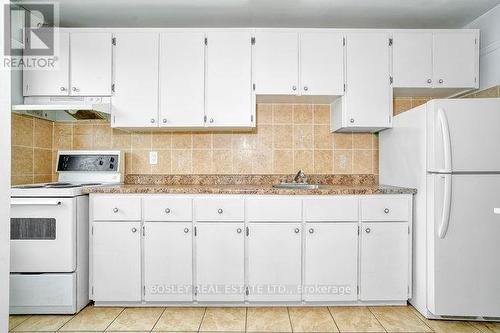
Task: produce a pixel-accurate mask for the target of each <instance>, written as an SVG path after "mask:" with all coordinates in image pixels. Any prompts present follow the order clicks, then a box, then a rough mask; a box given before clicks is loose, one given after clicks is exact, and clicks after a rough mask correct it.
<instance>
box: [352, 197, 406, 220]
mask: <svg viewBox="0 0 500 333" xmlns="http://www.w3.org/2000/svg"><path fill="white" fill-rule="evenodd" d="M408 211H409V210H408V199H406V198H363V199H361V219H362V220H363V221H407V220H408Z"/></svg>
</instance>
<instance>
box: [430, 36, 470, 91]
mask: <svg viewBox="0 0 500 333" xmlns="http://www.w3.org/2000/svg"><path fill="white" fill-rule="evenodd" d="M476 38H477V37H476V34H475V33H473V32H440V33H435V34H434V37H433V55H434V57H433V58H434V59H433V61H434V86H435V87H437V88H440V87H443V88H474V87H476V86H477V79H476V76H477V57H478V53H477V47H478V46H477V44H476Z"/></svg>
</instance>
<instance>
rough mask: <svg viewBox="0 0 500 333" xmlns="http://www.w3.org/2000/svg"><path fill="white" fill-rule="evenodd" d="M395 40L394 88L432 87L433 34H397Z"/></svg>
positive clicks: (393, 49)
mask: <svg viewBox="0 0 500 333" xmlns="http://www.w3.org/2000/svg"><path fill="white" fill-rule="evenodd" d="M393 40H394V42H393V46H392V52H393V72H394V87H401V88H422V87H429V88H430V87H432V33H431V32H411V31H405V32H396V33H394V35H393Z"/></svg>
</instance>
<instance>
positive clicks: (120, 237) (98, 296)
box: [91, 221, 142, 302]
mask: <svg viewBox="0 0 500 333" xmlns="http://www.w3.org/2000/svg"><path fill="white" fill-rule="evenodd" d="M91 281H92V283H91V284H92V299H93V300H94V301H96V302H99V301H103V302H106V301H113V302H139V301H140V300H141V294H142V293H141V290H142V287H141V223H140V222H124V221H112V222H111V221H109V222H108V221H106V222H96V223H94V224H93V232H92V279H91Z"/></svg>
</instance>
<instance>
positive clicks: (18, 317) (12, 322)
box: [9, 315, 31, 331]
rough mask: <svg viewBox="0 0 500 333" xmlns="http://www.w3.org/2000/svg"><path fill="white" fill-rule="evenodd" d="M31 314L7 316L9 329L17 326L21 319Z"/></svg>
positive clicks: (23, 319)
mask: <svg viewBox="0 0 500 333" xmlns="http://www.w3.org/2000/svg"><path fill="white" fill-rule="evenodd" d="M29 317H31V316H28V315H12V316H9V331H10V330H12V329H14V328H15V327H17V326H19V324H21V323H22V322H23V321H25V320H26V319H28V318H29Z"/></svg>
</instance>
